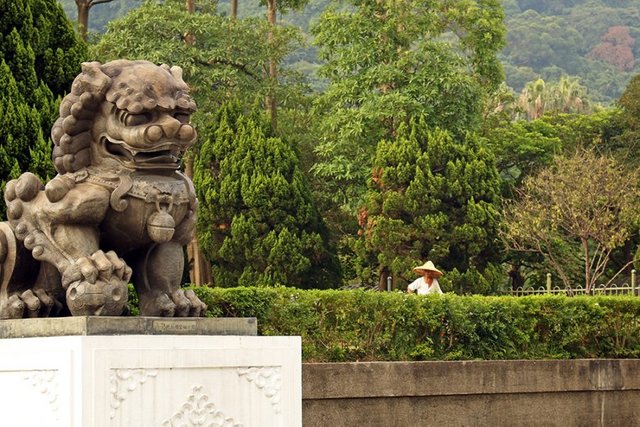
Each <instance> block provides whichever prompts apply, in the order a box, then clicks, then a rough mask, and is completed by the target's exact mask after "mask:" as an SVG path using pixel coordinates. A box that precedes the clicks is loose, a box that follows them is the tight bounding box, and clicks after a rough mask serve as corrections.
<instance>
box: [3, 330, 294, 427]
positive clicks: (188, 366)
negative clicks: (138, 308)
mask: <svg viewBox="0 0 640 427" xmlns="http://www.w3.org/2000/svg"><path fill="white" fill-rule="evenodd" d="M301 377H302V374H301V341H300V337H258V336H189V335H187V336H169V335H123V336H62V337H40V338H13V339H0V414H1V417H2V421H1V425H6V426H12V427H23V426H24V427H27V426H28V427H31V426H38V427H39V426H43V425H46V426H52V427H53V426H60V427H69V426H73V427H103V426H114V427H115V426H118V427H124V426H132V427H133V426H135V427H144V426H162V427H171V426H225V427H227V426H236V427H237V426H244V427H250V426H259V427H276V426H278V427H295V426H301V425H302V384H301V381H302V380H301Z"/></svg>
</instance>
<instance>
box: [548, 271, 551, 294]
mask: <svg viewBox="0 0 640 427" xmlns="http://www.w3.org/2000/svg"><path fill="white" fill-rule="evenodd" d="M547 293H548V294H550V293H551V273H547Z"/></svg>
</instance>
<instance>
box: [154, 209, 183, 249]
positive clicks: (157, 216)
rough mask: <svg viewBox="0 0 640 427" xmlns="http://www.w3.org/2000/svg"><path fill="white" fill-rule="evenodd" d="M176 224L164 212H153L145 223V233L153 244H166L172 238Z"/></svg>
mask: <svg viewBox="0 0 640 427" xmlns="http://www.w3.org/2000/svg"><path fill="white" fill-rule="evenodd" d="M175 227H176V222H175V221H174V219H173V217H172V216H171V215H170V214H169V213H168V212H167V211H165V210H160V211H158V212H154V213H153V214H152V215H151V216H150V217H149V220H148V221H147V233H149V237H151V239H152V240H153V241H154V242H157V243H166V242H168V241H169V240H171V238H172V237H173V233H174V232H175Z"/></svg>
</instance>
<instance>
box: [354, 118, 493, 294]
mask: <svg viewBox="0 0 640 427" xmlns="http://www.w3.org/2000/svg"><path fill="white" fill-rule="evenodd" d="M483 145H484V142H483V141H482V140H481V139H480V138H478V137H477V136H475V135H473V134H468V135H467V136H466V137H465V138H464V139H463V138H460V139H456V138H454V137H453V136H452V135H451V133H450V132H447V131H444V130H439V129H430V128H429V126H428V124H427V121H426V119H424V118H422V119H419V120H418V119H413V120H411V122H410V124H409V125H404V124H403V125H401V126H400V128H399V129H398V132H397V136H396V137H395V138H394V139H392V140H385V141H381V142H380V144H378V149H377V152H376V157H375V161H374V165H373V174H372V178H371V182H370V187H369V191H368V193H367V196H368V197H367V204H366V207H365V208H364V209H363V210H362V211H361V214H360V225H361V234H362V240H361V246H360V255H361V256H365V257H367V258H368V259H369V260H368V262H366V263H365V264H367V263H368V264H371V265H374V266H376V268H377V273H378V274H377V276H378V278H379V283H380V284H381V285H384V283H385V282H386V278H387V276H389V275H391V276H393V277H395V278H396V279H399V280H400V281H401V282H406V281H409V280H410V278H411V276H410V274H411V268H412V267H414V266H416V265H418V264H419V263H420V262H424V260H426V259H429V260H432V261H434V262H435V263H436V265H438V266H440V267H442V268H443V269H445V270H446V271H448V272H453V271H454V270H457V271H458V273H459V272H469V273H468V274H474V273H473V272H480V273H482V272H484V270H485V269H486V268H487V267H488V265H489V264H490V263H491V262H499V261H500V259H501V252H500V250H499V247H498V246H497V245H496V241H497V236H498V226H499V223H498V218H499V209H498V203H499V193H500V178H499V176H498V172H497V170H496V167H495V163H494V158H493V156H492V154H491V153H490V152H489V151H487V150H486V149H484V148H483ZM463 275H464V273H463ZM463 279H464V278H463ZM461 282H467V283H466V285H464V286H461V287H460V288H458V289H456V290H458V291H461V292H488V291H490V290H495V285H494V289H490V288H483V286H482V284H481V283H468V281H465V280H461Z"/></svg>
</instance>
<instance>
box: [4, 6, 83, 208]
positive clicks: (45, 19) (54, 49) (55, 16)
mask: <svg viewBox="0 0 640 427" xmlns="http://www.w3.org/2000/svg"><path fill="white" fill-rule="evenodd" d="M0 10H1V11H2V14H1V15H0V88H2V91H0V183H1V184H2V187H3V188H4V184H5V183H6V182H7V181H8V180H9V179H12V178H15V177H17V176H18V175H19V174H20V173H22V172H25V171H27V170H28V171H31V172H34V173H35V174H37V175H39V176H40V177H41V178H42V179H47V178H49V177H51V176H53V175H54V173H55V172H54V169H53V165H52V163H51V144H50V143H49V132H50V130H51V125H52V124H53V121H54V120H55V117H56V113H57V105H58V101H59V99H58V97H59V96H61V95H63V94H64V92H65V91H66V90H68V88H69V86H70V85H71V82H72V81H73V78H74V77H75V76H76V74H77V73H78V72H79V71H80V62H81V61H82V60H83V59H84V58H85V57H86V46H85V45H84V43H82V42H80V41H79V40H78V38H77V36H76V34H75V33H74V31H73V28H72V26H71V24H70V22H69V21H68V19H67V17H66V16H65V14H64V12H63V10H62V8H61V7H60V5H59V4H58V3H57V2H56V1H54V0H0ZM0 211H1V212H0V213H2V214H3V215H4V203H3V202H0Z"/></svg>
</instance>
